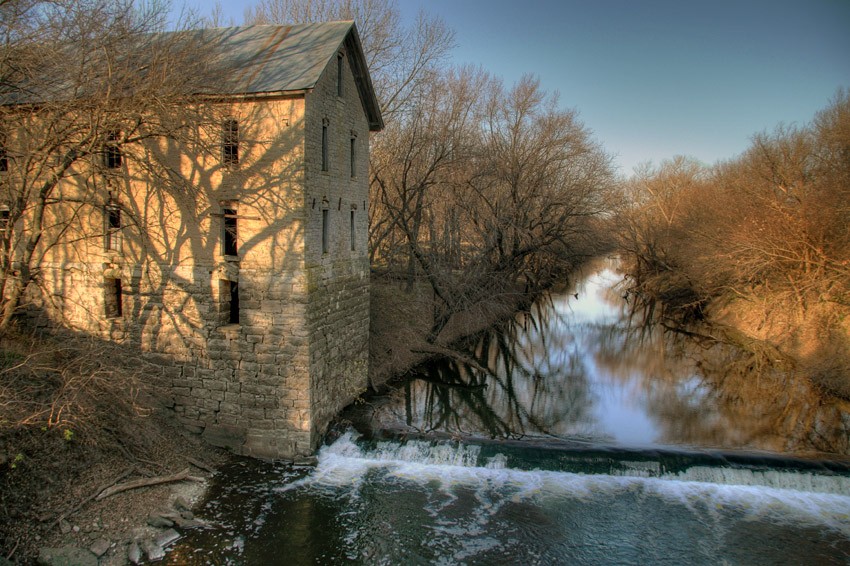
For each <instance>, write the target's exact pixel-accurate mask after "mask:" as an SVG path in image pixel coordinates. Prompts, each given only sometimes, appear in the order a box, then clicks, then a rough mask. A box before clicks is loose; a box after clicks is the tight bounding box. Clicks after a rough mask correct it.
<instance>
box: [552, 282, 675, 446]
mask: <svg viewBox="0 0 850 566" xmlns="http://www.w3.org/2000/svg"><path fill="white" fill-rule="evenodd" d="M621 280H622V276H621V275H619V274H618V273H616V272H615V271H613V270H611V269H604V270H602V271H599V272H597V273H594V274H593V275H591V276H590V277H588V278H587V279H585V280H583V281H582V282H580V284H579V285H578V287H577V289H576V292H577V294H578V297H577V298H576V297H575V296H574V295H569V294H568V295H563V296H561V297H558V298H554V303H555V305H556V309H557V310H558V312H559V313H560V314H562V315H563V318H562V319H561V323H562V326H561V327H560V328H551V329H550V331H556V332H558V331H560V332H569V333H572V334H574V335H575V338H576V340H577V342H578V348H579V353H580V356H581V360H582V363H583V364H584V366H585V374H586V375H587V377H588V387H589V389H590V396H591V397H592V398H593V399H594V400H595V403H594V405H593V415H594V417H595V420H596V421H597V424H598V427H599V428H598V432H601V433H602V434H603V435H604V436H606V437H609V438H611V439H613V440H614V441H616V442H617V443H620V444H634V445H646V444H651V443H654V442H656V441H657V440H658V436H659V432H658V430H657V427H656V425H655V424H654V421H653V419H652V418H650V415H648V414H647V412H646V411H647V408H646V405H645V403H644V402H643V401H644V395H643V393H642V387H641V386H642V381H643V380H644V379H646V377H647V376H643V375H639V374H635V373H634V372H631V373H632V375H631V376H630V377H629V378H628V379H626V380H622V379H617V378H614V377H613V376H611V375H609V374H608V373H607V371H606V369H605V368H602V367H599V365H598V364H597V362H596V356H597V351H596V346H597V345H598V344H599V339H598V336H597V334H598V333H600V332H605V331H606V330H608V328H606V327H609V326H615V325H617V323H618V322H619V321H620V319H621V313H622V304H621V301H620V300H619V299H620V297H619V296H618V295H616V293H615V292H614V290H612V287H614V286H615V285H616V284H617V283H618V282H619V281H621ZM615 301H616V302H615ZM553 353H555V354H556V355H557V353H556V352H553ZM620 354H621V355H627V352H625V351H622V350H621V351H620Z"/></svg>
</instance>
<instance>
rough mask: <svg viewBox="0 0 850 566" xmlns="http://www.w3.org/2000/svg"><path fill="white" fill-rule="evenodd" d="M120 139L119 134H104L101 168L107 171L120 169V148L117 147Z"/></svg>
mask: <svg viewBox="0 0 850 566" xmlns="http://www.w3.org/2000/svg"><path fill="white" fill-rule="evenodd" d="M120 139H121V133H120V132H109V133H108V134H106V143H105V144H104V147H103V166H104V167H106V168H107V169H118V168H119V167H121V147H120V146H119V145H118V142H119V140H120Z"/></svg>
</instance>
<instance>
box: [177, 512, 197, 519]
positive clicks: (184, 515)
mask: <svg viewBox="0 0 850 566" xmlns="http://www.w3.org/2000/svg"><path fill="white" fill-rule="evenodd" d="M180 518H181V519H194V518H195V514H194V513H192V512H191V511H188V510H183V511H180Z"/></svg>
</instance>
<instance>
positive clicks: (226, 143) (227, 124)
mask: <svg viewBox="0 0 850 566" xmlns="http://www.w3.org/2000/svg"><path fill="white" fill-rule="evenodd" d="M221 161H222V163H224V165H225V166H227V167H235V166H236V165H239V122H237V121H236V120H234V119H233V118H229V119H227V120H225V121H224V124H223V126H222V134H221Z"/></svg>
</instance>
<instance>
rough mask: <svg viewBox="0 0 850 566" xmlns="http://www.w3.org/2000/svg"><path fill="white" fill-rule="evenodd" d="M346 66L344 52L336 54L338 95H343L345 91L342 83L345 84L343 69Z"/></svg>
mask: <svg viewBox="0 0 850 566" xmlns="http://www.w3.org/2000/svg"><path fill="white" fill-rule="evenodd" d="M344 68H345V67H344V62H343V58H342V53H340V54H339V55H337V56H336V95H337V96H342V94H343V92H344V91H343V90H342V84H343V82H342V78H343V69H344Z"/></svg>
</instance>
